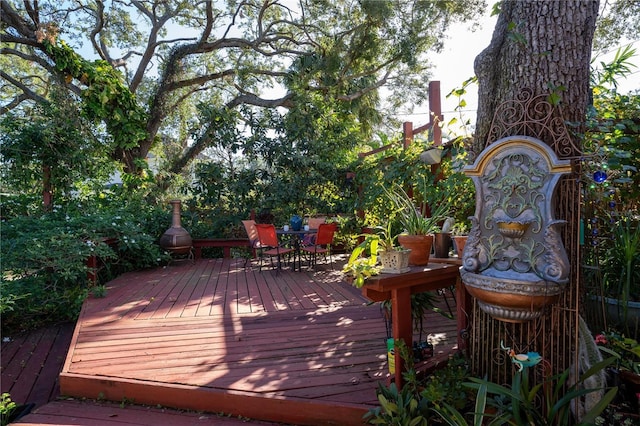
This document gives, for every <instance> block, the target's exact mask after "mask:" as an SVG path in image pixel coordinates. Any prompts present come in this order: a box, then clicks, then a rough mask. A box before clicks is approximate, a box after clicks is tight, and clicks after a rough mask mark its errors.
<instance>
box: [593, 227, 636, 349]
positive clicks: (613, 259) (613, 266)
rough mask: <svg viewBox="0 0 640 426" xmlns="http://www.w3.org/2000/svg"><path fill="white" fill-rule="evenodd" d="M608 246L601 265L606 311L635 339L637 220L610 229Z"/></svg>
mask: <svg viewBox="0 0 640 426" xmlns="http://www.w3.org/2000/svg"><path fill="white" fill-rule="evenodd" d="M609 243H610V245H609V247H608V248H607V250H606V252H605V259H604V261H603V263H602V271H603V275H602V276H603V281H604V295H605V300H604V302H605V303H606V306H607V311H608V313H609V315H610V317H611V319H612V320H613V321H614V322H616V323H617V324H618V325H619V326H620V327H622V328H624V331H625V333H626V334H627V335H629V336H632V335H633V336H635V337H637V335H636V334H637V330H631V329H630V325H631V324H637V322H638V319H639V318H640V302H639V301H638V300H640V299H638V298H639V297H640V220H638V218H635V217H632V216H626V217H622V218H620V219H619V220H618V221H617V222H616V223H615V225H614V226H613V227H612V229H611V240H610V242H609Z"/></svg>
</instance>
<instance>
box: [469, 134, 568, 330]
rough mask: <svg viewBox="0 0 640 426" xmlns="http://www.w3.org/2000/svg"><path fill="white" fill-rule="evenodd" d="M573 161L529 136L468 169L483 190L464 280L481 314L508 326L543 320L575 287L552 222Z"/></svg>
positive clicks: (506, 141)
mask: <svg viewBox="0 0 640 426" xmlns="http://www.w3.org/2000/svg"><path fill="white" fill-rule="evenodd" d="M570 171H571V165H570V162H569V161H560V160H558V158H557V157H556V155H555V153H554V152H553V151H552V150H551V148H550V147H549V146H547V145H546V144H544V143H543V142H542V141H540V140H538V139H534V138H530V137H526V136H510V137H506V138H503V139H500V140H498V141H496V142H495V143H493V144H491V145H489V146H488V147H487V148H485V150H484V151H483V152H482V153H480V155H479V156H478V158H476V161H475V162H474V164H472V165H470V166H467V167H466V168H465V173H466V174H467V175H468V176H470V177H471V179H472V180H473V181H474V184H475V187H476V213H475V216H474V217H472V218H470V219H471V223H472V228H471V232H470V234H469V238H468V240H467V245H466V247H465V251H464V255H463V260H462V265H463V266H462V268H461V277H462V281H463V282H464V284H465V286H466V287H467V290H468V291H469V293H470V294H471V295H472V296H474V297H476V298H477V299H478V303H479V306H480V308H481V309H482V310H484V311H485V312H487V313H489V314H490V315H492V316H493V317H495V318H497V319H500V320H503V321H508V322H524V321H528V320H531V319H534V318H537V317H539V316H540V315H541V314H542V311H543V309H544V307H545V306H546V305H548V304H550V303H553V302H555V301H556V300H557V299H558V297H559V296H560V294H562V291H563V290H564V287H565V284H566V283H567V282H568V280H569V272H570V265H569V260H568V258H567V254H566V252H565V250H564V247H563V245H562V240H561V238H560V229H559V228H560V226H562V225H563V224H564V223H565V222H564V221H561V220H556V219H554V217H553V212H554V205H553V192H554V189H555V187H556V184H557V183H558V180H559V179H560V177H561V175H562V174H565V173H569V172H570Z"/></svg>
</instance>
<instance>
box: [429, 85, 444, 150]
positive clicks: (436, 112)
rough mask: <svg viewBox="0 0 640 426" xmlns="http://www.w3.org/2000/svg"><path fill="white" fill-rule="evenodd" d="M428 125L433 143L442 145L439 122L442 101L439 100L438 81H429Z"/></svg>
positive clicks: (441, 118)
mask: <svg viewBox="0 0 640 426" xmlns="http://www.w3.org/2000/svg"><path fill="white" fill-rule="evenodd" d="M429 111H430V112H431V113H430V114H429V117H430V118H429V126H430V127H431V133H432V135H433V145H434V146H440V145H442V128H441V127H440V123H442V121H443V120H444V117H443V115H442V103H441V102H440V82H439V81H430V82H429Z"/></svg>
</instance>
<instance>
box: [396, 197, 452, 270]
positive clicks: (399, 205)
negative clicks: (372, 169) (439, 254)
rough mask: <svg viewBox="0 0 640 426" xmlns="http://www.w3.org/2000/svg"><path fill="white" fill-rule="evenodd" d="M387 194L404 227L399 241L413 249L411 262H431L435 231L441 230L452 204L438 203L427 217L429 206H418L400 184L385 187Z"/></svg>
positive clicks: (410, 257)
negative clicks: (441, 224) (389, 187)
mask: <svg viewBox="0 0 640 426" xmlns="http://www.w3.org/2000/svg"><path fill="white" fill-rule="evenodd" d="M385 192H386V195H387V197H388V199H389V200H390V201H391V203H392V204H393V205H394V206H395V207H396V211H397V213H396V218H397V220H398V222H399V223H400V225H401V226H402V227H403V228H404V232H403V233H402V234H400V235H398V243H399V244H400V245H401V246H402V247H404V248H407V249H410V250H411V255H410V256H409V264H410V265H416V266H422V265H426V264H427V263H429V256H430V254H431V246H432V245H433V233H435V232H438V231H439V230H440V226H439V223H441V222H443V221H444V220H445V219H446V217H447V216H449V211H450V204H449V202H447V201H444V202H442V203H441V204H438V205H437V206H436V207H435V209H434V210H432V212H431V216H430V217H427V216H426V213H427V206H426V205H422V206H420V207H418V206H416V205H415V203H414V202H413V200H412V199H411V197H410V196H409V194H407V192H406V191H405V190H404V189H402V188H401V187H400V186H396V187H394V188H393V189H391V190H388V189H385Z"/></svg>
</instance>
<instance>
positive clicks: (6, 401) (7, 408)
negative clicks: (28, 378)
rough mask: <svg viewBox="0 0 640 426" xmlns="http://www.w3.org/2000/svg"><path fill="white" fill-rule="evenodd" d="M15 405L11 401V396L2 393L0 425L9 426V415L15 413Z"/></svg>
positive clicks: (0, 398) (0, 399)
mask: <svg viewBox="0 0 640 426" xmlns="http://www.w3.org/2000/svg"><path fill="white" fill-rule="evenodd" d="M16 408H17V405H16V403H15V402H14V401H12V400H11V396H10V395H9V394H8V393H6V392H5V393H3V394H2V396H1V397H0V425H1V426H6V425H8V424H9V421H10V419H11V414H13V412H14V411H15V409H16Z"/></svg>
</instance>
